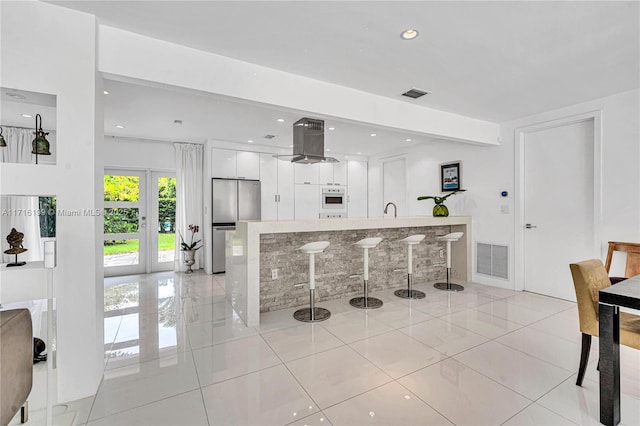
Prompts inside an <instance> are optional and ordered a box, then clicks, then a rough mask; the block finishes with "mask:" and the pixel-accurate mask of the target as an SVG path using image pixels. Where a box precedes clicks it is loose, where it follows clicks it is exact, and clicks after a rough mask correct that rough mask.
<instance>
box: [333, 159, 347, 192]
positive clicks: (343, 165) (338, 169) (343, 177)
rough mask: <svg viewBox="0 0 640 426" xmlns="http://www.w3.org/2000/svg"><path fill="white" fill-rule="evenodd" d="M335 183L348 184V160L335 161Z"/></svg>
mask: <svg viewBox="0 0 640 426" xmlns="http://www.w3.org/2000/svg"><path fill="white" fill-rule="evenodd" d="M333 184H334V185H340V186H345V185H346V184H347V162H346V161H341V162H339V163H333Z"/></svg>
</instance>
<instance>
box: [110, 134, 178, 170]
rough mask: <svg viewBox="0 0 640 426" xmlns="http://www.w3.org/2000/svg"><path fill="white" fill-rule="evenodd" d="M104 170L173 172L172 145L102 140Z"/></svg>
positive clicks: (127, 140) (154, 142) (129, 140)
mask: <svg viewBox="0 0 640 426" xmlns="http://www.w3.org/2000/svg"><path fill="white" fill-rule="evenodd" d="M103 159H104V160H103V162H104V167H105V168H119V167H122V168H126V169H139V170H146V169H149V170H157V171H175V169H176V160H175V151H174V148H173V144H172V143H169V142H160V141H151V140H132V139H123V138H113V137H110V136H105V138H104V156H103Z"/></svg>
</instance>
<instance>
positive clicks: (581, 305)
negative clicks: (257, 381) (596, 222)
mask: <svg viewBox="0 0 640 426" xmlns="http://www.w3.org/2000/svg"><path fill="white" fill-rule="evenodd" d="M569 266H570V268H571V275H572V277H573V285H574V287H575V290H576V299H577V300H578V317H579V318H580V331H581V332H582V351H581V354H580V367H579V369H578V379H577V380H576V385H578V386H582V380H583V379H584V373H585V371H586V369H587V362H588V361H589V350H590V349H591V336H596V337H597V336H598V331H599V324H598V292H599V291H600V290H602V289H604V288H607V287H610V286H611V282H610V281H609V274H607V270H606V269H605V267H604V265H603V264H602V261H601V260H600V259H592V260H585V261H582V262H578V263H572V264H571V265H569ZM620 344H622V345H625V346H629V347H632V348H635V349H640V316H638V315H633V314H629V313H626V312H620Z"/></svg>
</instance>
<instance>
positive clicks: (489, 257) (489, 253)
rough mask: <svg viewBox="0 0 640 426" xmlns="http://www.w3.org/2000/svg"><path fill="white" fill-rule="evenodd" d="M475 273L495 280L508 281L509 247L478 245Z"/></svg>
mask: <svg viewBox="0 0 640 426" xmlns="http://www.w3.org/2000/svg"><path fill="white" fill-rule="evenodd" d="M476 272H477V273H479V274H483V275H489V276H492V277H496V278H503V279H505V280H508V279H509V246H499V245H495V244H485V243H478V244H477V250H476Z"/></svg>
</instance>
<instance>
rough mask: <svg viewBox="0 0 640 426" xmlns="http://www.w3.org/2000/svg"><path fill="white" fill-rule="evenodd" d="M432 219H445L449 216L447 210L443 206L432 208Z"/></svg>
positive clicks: (437, 205) (438, 205)
mask: <svg viewBox="0 0 640 426" xmlns="http://www.w3.org/2000/svg"><path fill="white" fill-rule="evenodd" d="M433 216H434V217H447V216H449V209H448V208H447V206H445V205H444V204H436V205H435V206H433Z"/></svg>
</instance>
